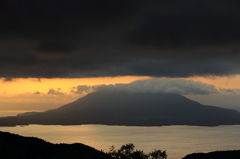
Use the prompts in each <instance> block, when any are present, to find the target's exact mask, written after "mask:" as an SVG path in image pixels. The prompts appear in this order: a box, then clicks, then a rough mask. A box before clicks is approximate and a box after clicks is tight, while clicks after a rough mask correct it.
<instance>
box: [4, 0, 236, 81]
mask: <svg viewBox="0 0 240 159" xmlns="http://www.w3.org/2000/svg"><path fill="white" fill-rule="evenodd" d="M239 28H240V3H239V1H238V0H218V1H216V0H181V1H180V0H171V1H169V0H101V1H100V0H41V1H29V0H11V1H9V0H1V1H0V77H4V78H6V79H11V78H18V77H24V78H26V77H36V78H42V77H47V78H52V77H67V78H68V77H69V78H73V77H99V76H120V75H146V76H155V77H163V76H164V77H189V76H195V75H200V76H206V75H219V76H221V75H230V74H240V64H239V63H240V61H239V59H240V30H239Z"/></svg>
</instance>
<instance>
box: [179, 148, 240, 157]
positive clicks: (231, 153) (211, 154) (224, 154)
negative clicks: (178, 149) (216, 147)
mask: <svg viewBox="0 0 240 159" xmlns="http://www.w3.org/2000/svg"><path fill="white" fill-rule="evenodd" d="M183 159H240V150H235V151H216V152H209V153H193V154H190V155H187V156H186V157H184V158H183Z"/></svg>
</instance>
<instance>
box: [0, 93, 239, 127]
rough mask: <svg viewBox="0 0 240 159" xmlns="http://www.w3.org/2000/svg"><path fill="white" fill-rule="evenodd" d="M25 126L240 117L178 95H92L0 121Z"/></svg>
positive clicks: (219, 121) (209, 122)
mask: <svg viewBox="0 0 240 159" xmlns="http://www.w3.org/2000/svg"><path fill="white" fill-rule="evenodd" d="M28 124H43V125H80V124H106V125H129V126H161V125H199V126H217V125H234V124H240V113H239V112H237V111H235V110H231V109H225V108H219V107H214V106H206V105H201V104H200V103H198V102H195V101H192V100H189V99H187V98H186V97H184V96H181V95H177V94H163V93H129V92H120V91H106V92H93V93H90V94H88V95H86V96H85V97H83V98H80V99H78V100H76V101H74V102H72V103H69V104H66V105H64V106H62V107H60V108H57V109H53V110H48V111H45V112H41V113H33V114H31V113H29V114H25V115H22V116H16V117H5V118H0V126H15V125H28Z"/></svg>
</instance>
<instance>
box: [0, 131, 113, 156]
mask: <svg viewBox="0 0 240 159" xmlns="http://www.w3.org/2000/svg"><path fill="white" fill-rule="evenodd" d="M0 159H112V157H110V156H109V155H107V154H105V153H103V152H100V151H98V150H96V149H94V148H92V147H89V146H86V145H83V144H80V143H76V144H52V143H49V142H46V141H44V140H42V139H39V138H35V137H23V136H19V135H15V134H10V133H7V132H0Z"/></svg>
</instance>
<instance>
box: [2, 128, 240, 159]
mask: <svg viewBox="0 0 240 159" xmlns="http://www.w3.org/2000/svg"><path fill="white" fill-rule="evenodd" d="M0 131H6V132H11V133H16V134H20V135H23V136H34V137H38V138H42V139H44V140H46V141H49V142H52V143H76V142H78V143H83V144H86V145H89V146H91V147H94V148H96V149H98V150H101V149H102V150H105V151H107V150H108V149H109V147H110V146H111V145H114V146H115V147H116V148H117V149H118V148H120V146H121V145H123V144H126V143H134V145H135V146H136V149H140V150H144V152H150V151H153V150H154V149H161V150H166V152H167V154H168V159H181V158H183V157H184V156H186V155H187V154H190V153H195V152H210V151H218V150H239V149H240V125H233V126H217V127H199V126H162V127H137V126H136V127H135V126H106V125H78V126H59V125H54V126H52V125H48V126H46V125H29V126H23V127H21V126H17V127H0Z"/></svg>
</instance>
